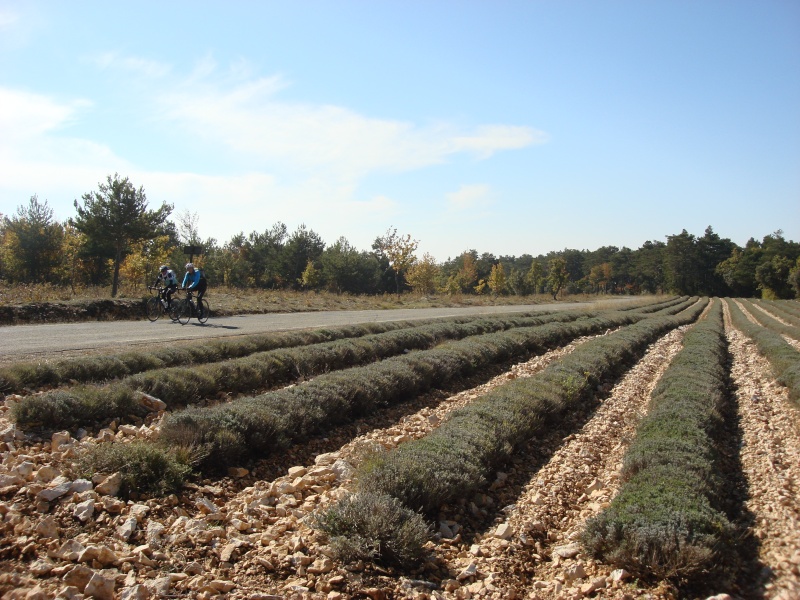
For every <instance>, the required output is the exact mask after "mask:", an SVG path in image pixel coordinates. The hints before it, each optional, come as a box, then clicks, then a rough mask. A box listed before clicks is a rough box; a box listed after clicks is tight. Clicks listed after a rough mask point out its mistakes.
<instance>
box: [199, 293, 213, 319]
mask: <svg viewBox="0 0 800 600" xmlns="http://www.w3.org/2000/svg"><path fill="white" fill-rule="evenodd" d="M200 304H201V306H200V307H199V310H200V314H198V315H197V320H198V321H200V322H201V323H205V322H206V321H208V315H209V314H210V313H211V309H210V308H209V307H208V302H207V301H206V299H205V298H203V299H202V300H201V301H200Z"/></svg>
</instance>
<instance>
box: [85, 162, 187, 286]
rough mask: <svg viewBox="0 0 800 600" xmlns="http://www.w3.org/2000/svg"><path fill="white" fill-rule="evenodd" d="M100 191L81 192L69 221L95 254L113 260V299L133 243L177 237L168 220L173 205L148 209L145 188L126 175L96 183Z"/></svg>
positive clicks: (163, 204)
mask: <svg viewBox="0 0 800 600" xmlns="http://www.w3.org/2000/svg"><path fill="white" fill-rule="evenodd" d="M98 187H99V191H95V192H88V193H86V194H84V195H83V197H82V198H83V206H81V205H80V204H78V201H77V200H75V209H76V210H77V212H78V215H77V216H76V217H75V218H74V219H72V220H71V221H70V222H71V223H72V224H73V225H74V226H75V228H76V229H77V230H78V231H79V232H80V233H82V234H83V235H85V236H86V239H87V243H88V244H89V245H90V249H91V251H92V252H93V253H95V255H97V256H99V257H103V258H106V259H110V260H111V261H112V267H113V276H112V284H111V296H112V298H113V297H115V296H116V295H117V289H118V287H119V268H120V265H121V264H122V261H123V260H125V257H126V256H127V255H128V254H129V253H130V252H131V247H132V244H134V243H136V242H138V241H141V240H145V239H149V238H153V237H157V236H159V235H169V236H170V237H172V238H173V239H174V238H175V237H176V232H175V228H174V225H172V223H169V222H168V221H167V217H169V215H170V213H171V212H172V208H173V207H172V205H170V204H167V203H162V205H161V207H160V208H159V209H158V210H155V211H150V210H147V197H146V196H145V193H144V188H142V187H140V188H139V189H138V190H137V189H136V188H135V187H134V186H133V184H132V183H131V182H130V181H129V180H128V178H127V177H125V178H122V179H121V178H120V176H119V175H118V174H116V173H115V174H114V177H113V178H112V177H111V176H110V175H109V176H108V177H107V178H106V183H101V184H99V186H98Z"/></svg>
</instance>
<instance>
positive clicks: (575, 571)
mask: <svg viewBox="0 0 800 600" xmlns="http://www.w3.org/2000/svg"><path fill="white" fill-rule="evenodd" d="M584 577H586V570H585V569H584V568H583V565H582V564H581V563H576V564H574V565H570V566H569V567H567V568H566V569H564V579H565V580H566V581H567V582H571V581H575V580H576V579H583V578H584Z"/></svg>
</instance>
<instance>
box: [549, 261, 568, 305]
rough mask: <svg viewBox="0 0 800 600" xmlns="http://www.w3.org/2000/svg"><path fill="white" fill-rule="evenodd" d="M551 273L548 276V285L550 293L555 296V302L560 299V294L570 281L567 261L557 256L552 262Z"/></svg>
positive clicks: (550, 265)
mask: <svg viewBox="0 0 800 600" xmlns="http://www.w3.org/2000/svg"><path fill="white" fill-rule="evenodd" d="M548 266H549V272H548V274H547V284H548V285H549V287H550V293H551V294H552V295H553V300H557V299H558V293H559V292H560V291H561V288H563V287H564V286H565V285H566V283H567V282H568V281H569V272H568V271H567V261H566V260H564V258H562V257H560V256H557V257H555V258H552V259H551V260H550V264H549V265H548Z"/></svg>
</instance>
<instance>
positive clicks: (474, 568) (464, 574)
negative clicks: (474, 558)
mask: <svg viewBox="0 0 800 600" xmlns="http://www.w3.org/2000/svg"><path fill="white" fill-rule="evenodd" d="M477 572H478V565H476V564H475V563H470V564H469V566H468V567H467V568H466V569H464V570H463V571H461V573H459V574H458V575H457V576H456V580H458V581H464V580H465V579H469V578H470V577H475V575H476V574H477Z"/></svg>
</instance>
